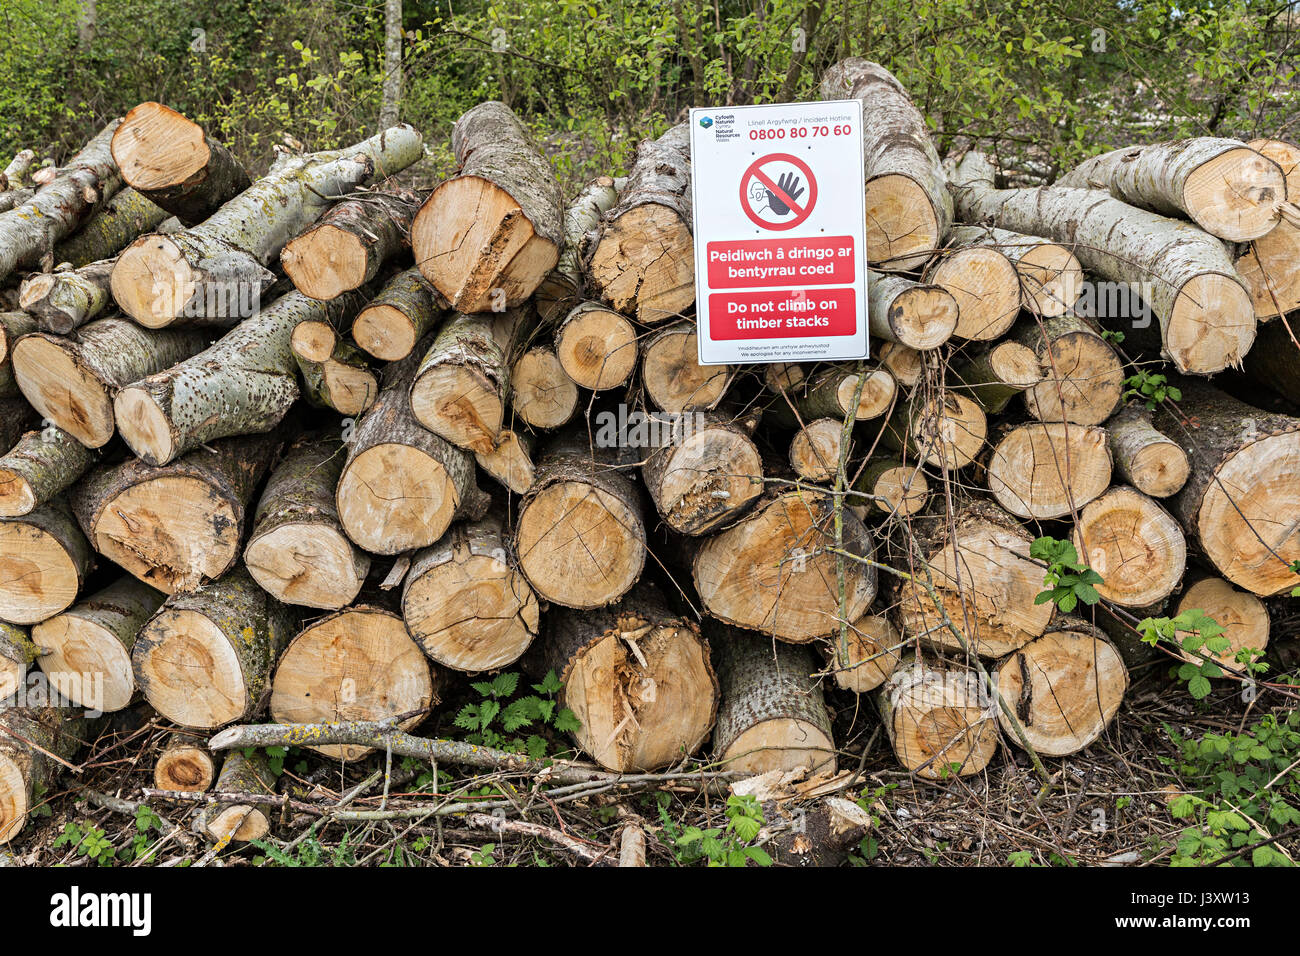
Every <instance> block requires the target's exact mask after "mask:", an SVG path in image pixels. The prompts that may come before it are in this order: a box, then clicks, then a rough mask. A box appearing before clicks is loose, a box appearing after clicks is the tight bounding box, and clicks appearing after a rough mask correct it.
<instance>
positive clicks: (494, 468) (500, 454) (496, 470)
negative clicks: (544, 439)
mask: <svg viewBox="0 0 1300 956" xmlns="http://www.w3.org/2000/svg"><path fill="white" fill-rule="evenodd" d="M474 460H475V461H476V462H478V466H479V467H480V468H482V469H483V471H484V473H485V474H486V475H487V476H488V477H490V478H494V479H496V480H497V481H498V482H500V483H501V486H502V487H504V488H507V489H509V490H510V491H513V492H514V493H515V494H517V495H526V494H528V489H530V488H531V487H532V486H533V482H534V481H535V480H536V479H537V468H536V466H534V465H533V440H532V439H531V438H530V437H528V436H527V435H524V434H521V433H520V432H516V431H511V430H510V429H509V428H506V429H503V430H502V431H501V432H500V433H498V434H497V438H496V447H495V448H493V449H492V450H491V451H485V452H484V451H476V452H474Z"/></svg>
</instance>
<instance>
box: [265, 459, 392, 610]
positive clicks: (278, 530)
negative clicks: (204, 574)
mask: <svg viewBox="0 0 1300 956" xmlns="http://www.w3.org/2000/svg"><path fill="white" fill-rule="evenodd" d="M346 454H347V452H346V449H345V448H344V447H343V445H342V444H341V443H340V442H339V441H337V440H336V439H332V438H326V437H321V436H303V437H301V438H299V439H298V440H297V441H296V442H294V444H293V445H292V446H291V447H290V448H289V450H288V451H287V452H285V455H284V457H283V458H282V459H281V460H280V464H279V465H277V466H276V468H275V470H274V471H273V472H272V473H271V477H270V478H269V479H268V480H267V482H266V488H265V490H263V492H262V498H261V500H260V501H259V502H258V505H257V511H256V513H255V514H254V516H253V531H252V533H251V534H250V535H249V538H248V546H247V547H246V548H245V549H244V564H245V566H246V567H247V568H248V573H249V574H251V575H252V576H253V580H255V581H256V582H257V583H258V584H259V585H260V586H261V587H262V589H263V590H264V591H266V592H268V593H269V594H270V595H271V596H272V597H274V598H275V599H276V600H279V601H283V602H285V603H286V604H300V605H303V606H305V607H316V608H326V609H328V610H338V609H339V608H342V607H344V606H345V605H348V604H350V603H352V601H353V599H355V598H356V596H357V593H358V592H359V591H360V590H361V585H362V584H363V583H365V580H366V575H367V574H368V573H369V571H370V556H369V555H368V554H366V553H365V552H364V551H362V550H360V549H359V548H357V547H356V545H354V544H353V543H352V542H351V541H350V540H349V539H348V537H347V535H345V534H344V532H343V526H342V524H341V523H340V521H339V514H338V508H337V506H336V504H335V500H334V491H335V489H336V488H337V487H338V484H339V477H340V476H341V475H342V474H343V461H344V456H345V455H346Z"/></svg>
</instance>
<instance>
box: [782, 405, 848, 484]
mask: <svg viewBox="0 0 1300 956" xmlns="http://www.w3.org/2000/svg"><path fill="white" fill-rule="evenodd" d="M843 430H844V423H843V422H840V421H836V420H835V419H833V418H819V419H817V420H816V421H813V422H809V423H808V424H807V425H805V426H804V427H803V428H801V429H799V430H798V431H797V432H795V435H794V438H793V439H792V440H791V442H790V467H791V468H793V469H794V470H795V473H796V474H798V475H799V477H801V478H807V479H808V480H809V481H829V480H830V479H832V478H833V477H835V470H836V468H837V467H838V465H839V460H840V438H841V436H842V433H843Z"/></svg>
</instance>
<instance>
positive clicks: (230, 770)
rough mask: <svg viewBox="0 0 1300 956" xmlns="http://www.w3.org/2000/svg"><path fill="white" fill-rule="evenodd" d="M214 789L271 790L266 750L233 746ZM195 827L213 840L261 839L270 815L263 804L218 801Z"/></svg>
mask: <svg viewBox="0 0 1300 956" xmlns="http://www.w3.org/2000/svg"><path fill="white" fill-rule="evenodd" d="M215 790H216V792H217V793H257V794H262V795H263V796H270V795H271V794H273V793H274V792H275V775H274V774H272V773H271V765H270V762H269V761H268V759H267V756H266V754H265V753H263V752H262V751H260V750H247V751H244V750H236V751H234V752H233V753H231V754H229V755H227V757H226V760H225V763H223V764H222V765H221V775H220V776H218V777H217V785H216V787H215ZM198 828H199V829H200V830H201V831H203V832H204V833H206V834H207V835H208V837H209V838H210V839H211V840H213V841H214V842H216V843H222V842H226V843H232V842H233V843H247V842H248V841H250V840H260V839H262V837H264V836H266V835H267V834H268V833H270V832H271V817H270V815H269V814H268V813H267V809H266V807H265V806H260V805H256V804H244V803H218V804H214V805H212V806H210V807H206V808H205V809H204V810H203V811H202V812H201V814H200V815H199V821H198Z"/></svg>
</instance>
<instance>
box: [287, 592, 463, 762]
mask: <svg viewBox="0 0 1300 956" xmlns="http://www.w3.org/2000/svg"><path fill="white" fill-rule="evenodd" d="M435 688H436V678H435V674H434V672H433V671H432V670H431V669H430V667H429V662H428V661H427V660H426V659H425V657H424V655H423V654H421V653H420V648H419V646H418V645H417V644H416V643H415V641H413V640H411V635H409V634H408V633H407V632H406V627H405V626H404V625H403V624H402V619H401V617H400V616H398V615H397V614H394V613H393V612H391V611H388V610H385V609H384V608H382V607H376V606H373V605H368V604H360V605H357V606H356V607H350V608H345V609H343V610H341V611H338V612H337V613H334V614H331V615H329V616H328V617H325V618H322V619H321V620H319V621H316V622H314V623H313V624H311V625H309V626H308V627H306V628H305V629H304V630H303V631H302V632H301V633H300V634H298V636H297V637H295V638H294V639H293V640H292V641H291V642H290V643H289V646H288V648H287V649H286V650H285V652H284V655H283V656H282V657H281V658H280V663H279V665H278V666H277V667H276V669H275V678H274V680H273V681H272V682H271V718H272V720H274V721H275V722H276V723H281V724H312V723H320V722H323V721H348V720H365V721H375V720H388V719H390V718H394V717H398V716H400V715H402V714H410V713H412V712H415V711H419V713H417V714H416V716H414V717H407V718H406V719H405V720H402V721H399V722H398V723H397V726H398V727H399V728H400V729H402V730H410V729H411V728H413V727H414V726H415V725H416V724H418V723H420V722H421V721H422V720H423V719H424V717H425V713H424V712H425V711H426V710H427V708H429V707H432V706H433V705H434V704H436V703H437V701H438V696H437V693H436V692H435ZM304 743H305V744H306V745H307V746H308V747H310V748H311V749H312V750H315V751H316V752H317V753H321V754H324V755H325V756H327V757H334V758H336V759H341V760H360V759H361V758H362V757H364V756H366V754H368V753H370V748H369V747H359V746H355V745H351V744H327V745H322V746H315V745H312V744H311V743H310V742H308V741H304Z"/></svg>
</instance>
